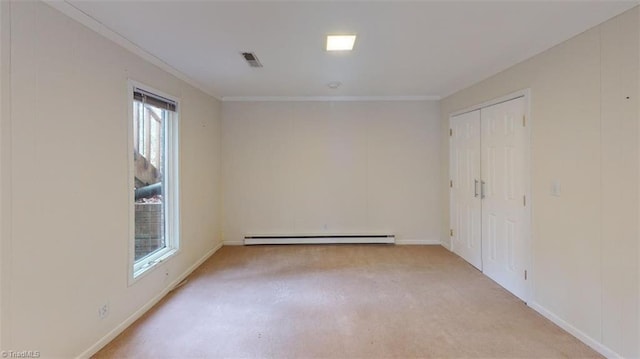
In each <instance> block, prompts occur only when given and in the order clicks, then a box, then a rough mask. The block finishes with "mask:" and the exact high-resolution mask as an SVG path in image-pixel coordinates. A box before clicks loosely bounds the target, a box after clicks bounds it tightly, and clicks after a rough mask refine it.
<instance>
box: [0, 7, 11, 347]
mask: <svg viewBox="0 0 640 359" xmlns="http://www.w3.org/2000/svg"><path fill="white" fill-rule="evenodd" d="M8 8H9V5H8V3H6V2H0V348H4V346H3V343H5V342H6V340H5V336H6V334H7V331H6V330H5V329H4V328H5V321H4V318H5V310H4V303H5V296H6V295H7V294H8V291H7V290H5V283H7V281H6V280H5V279H4V278H5V276H6V274H7V273H8V272H7V270H6V269H5V267H7V263H8V259H9V257H8V256H5V255H6V253H7V250H6V249H5V247H6V244H7V243H6V242H7V241H5V238H8V234H9V233H10V232H9V226H8V225H7V224H8V218H7V217H8V216H7V214H8V211H7V209H8V206H7V204H8V201H7V198H8V197H7V192H6V188H7V186H6V185H5V184H6V182H7V179H8V175H9V172H8V171H7V169H5V163H7V160H6V156H7V153H8V152H7V151H6V148H7V143H8V141H7V140H8V138H9V137H8V136H7V134H8V129H7V127H6V123H7V121H5V120H6V119H8V118H9V114H10V111H9V101H8V98H9V97H8V93H9V91H10V86H9V85H10V82H9V51H8V50H9V41H8V40H9V38H8V34H9V31H8V30H9V12H8Z"/></svg>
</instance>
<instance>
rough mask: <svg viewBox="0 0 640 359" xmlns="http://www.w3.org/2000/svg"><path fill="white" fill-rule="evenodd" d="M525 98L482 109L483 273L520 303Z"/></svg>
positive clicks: (522, 294)
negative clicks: (518, 298)
mask: <svg viewBox="0 0 640 359" xmlns="http://www.w3.org/2000/svg"><path fill="white" fill-rule="evenodd" d="M524 101H525V100H524V98H517V99H514V100H511V101H507V102H503V103H500V104H497V105H493V106H489V107H485V108H483V109H482V110H480V111H481V114H480V115H481V129H482V130H481V132H482V170H481V172H482V176H483V181H484V182H485V192H484V196H485V197H484V199H483V201H482V218H483V223H482V232H483V233H482V243H483V246H482V247H483V253H482V263H483V267H482V269H483V272H484V273H485V274H486V275H487V276H488V277H490V278H491V279H493V280H495V281H496V282H497V283H499V284H500V285H502V286H503V287H505V288H506V289H507V290H509V291H510V292H512V293H513V294H515V295H516V296H518V297H520V298H521V299H525V296H526V293H525V290H526V286H525V274H524V271H525V269H526V253H525V239H526V233H527V232H526V231H528V220H527V218H528V217H527V216H528V214H527V213H528V212H527V210H526V203H525V198H524V196H525V194H526V193H527V189H526V183H527V180H526V176H527V167H526V166H527V158H526V153H527V146H528V135H527V131H526V128H525V127H524V121H523V116H524V114H525V102H524Z"/></svg>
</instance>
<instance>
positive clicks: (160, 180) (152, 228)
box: [133, 101, 170, 261]
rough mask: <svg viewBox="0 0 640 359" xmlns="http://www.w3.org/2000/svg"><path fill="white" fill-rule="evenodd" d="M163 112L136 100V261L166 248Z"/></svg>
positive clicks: (134, 123) (164, 114) (164, 118)
mask: <svg viewBox="0 0 640 359" xmlns="http://www.w3.org/2000/svg"><path fill="white" fill-rule="evenodd" d="M164 112H167V111H166V110H163V109H160V108H157V107H154V106H151V105H149V104H143V103H140V102H137V101H134V121H133V125H134V134H137V136H136V137H134V142H137V143H138V145H137V146H135V145H134V154H133V157H134V173H135V261H138V260H140V259H143V258H145V257H147V256H149V255H151V254H153V253H155V252H157V251H159V250H162V249H164V248H166V247H167V234H166V232H167V231H166V212H167V211H166V203H165V202H166V201H165V198H166V196H165V195H164V194H165V187H166V183H165V182H166V181H165V176H164V172H165V170H164V169H165V167H166V164H165V163H164V162H165V160H164V159H165V158H166V156H165V155H164V153H163V152H164V150H165V148H166V146H165V144H164V138H165V136H164V132H165V129H166V126H165V123H164V122H165V120H166V119H167V118H168V116H170V115H169V114H166V113H164Z"/></svg>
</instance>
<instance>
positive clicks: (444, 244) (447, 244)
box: [440, 241, 453, 252]
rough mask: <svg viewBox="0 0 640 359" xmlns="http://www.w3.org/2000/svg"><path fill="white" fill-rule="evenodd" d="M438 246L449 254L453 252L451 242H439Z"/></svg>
mask: <svg viewBox="0 0 640 359" xmlns="http://www.w3.org/2000/svg"><path fill="white" fill-rule="evenodd" d="M440 245H441V246H443V247H444V248H446V249H447V250H448V251H449V252H453V250H452V249H451V242H446V241H440Z"/></svg>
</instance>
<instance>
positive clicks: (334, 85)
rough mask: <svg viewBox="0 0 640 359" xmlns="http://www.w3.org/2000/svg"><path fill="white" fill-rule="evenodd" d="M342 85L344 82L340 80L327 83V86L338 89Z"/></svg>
mask: <svg viewBox="0 0 640 359" xmlns="http://www.w3.org/2000/svg"><path fill="white" fill-rule="evenodd" d="M341 85H342V82H340V81H331V82H329V83H328V84H327V87H329V88H330V89H334V90H335V89H337V88H338V87H340V86H341Z"/></svg>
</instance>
